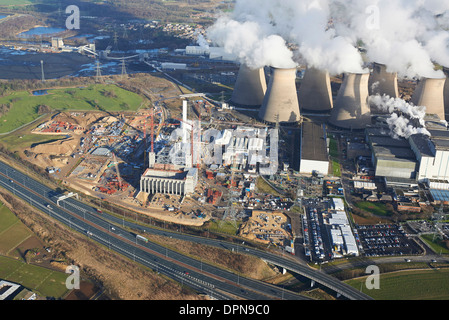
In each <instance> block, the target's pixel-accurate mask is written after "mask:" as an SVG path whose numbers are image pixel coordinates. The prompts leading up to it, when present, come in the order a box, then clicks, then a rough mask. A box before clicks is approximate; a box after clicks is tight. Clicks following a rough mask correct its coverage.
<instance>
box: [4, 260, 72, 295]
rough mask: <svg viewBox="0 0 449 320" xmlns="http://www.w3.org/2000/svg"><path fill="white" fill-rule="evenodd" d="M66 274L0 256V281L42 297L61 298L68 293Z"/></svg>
mask: <svg viewBox="0 0 449 320" xmlns="http://www.w3.org/2000/svg"><path fill="white" fill-rule="evenodd" d="M67 276H68V275H67V274H66V273H64V272H58V271H54V270H49V269H46V268H42V267H38V266H35V265H31V264H26V263H24V262H22V261H19V260H15V259H11V258H7V257H2V256H0V279H4V280H7V281H11V282H14V283H19V284H21V285H22V286H24V287H25V288H27V289H29V290H31V291H33V292H36V293H37V294H38V295H40V296H43V297H54V298H61V297H62V296H63V295H64V294H66V293H67V292H68V289H67V287H66V285H65V281H66V279H67Z"/></svg>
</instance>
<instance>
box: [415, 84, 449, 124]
mask: <svg viewBox="0 0 449 320" xmlns="http://www.w3.org/2000/svg"><path fill="white" fill-rule="evenodd" d="M445 83H446V78H445V77H444V78H422V79H421V80H420V81H419V84H418V86H417V87H416V90H415V92H414V93H413V96H412V100H411V103H413V104H414V105H415V106H423V107H426V113H428V114H436V115H437V116H438V117H439V118H440V119H441V120H444V119H445V112H444V85H445Z"/></svg>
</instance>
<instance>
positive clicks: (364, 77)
mask: <svg viewBox="0 0 449 320" xmlns="http://www.w3.org/2000/svg"><path fill="white" fill-rule="evenodd" d="M369 76H370V75H369V73H363V74H356V73H348V74H346V75H345V78H344V80H343V84H342V85H341V88H340V90H339V92H338V95H337V98H336V100H335V103H334V108H333V109H332V111H331V115H330V118H329V122H330V123H331V124H333V125H334V126H337V127H340V128H344V129H356V130H357V129H363V128H365V127H366V126H367V125H368V124H370V123H371V112H370V108H369V105H368V97H369V93H368V80H369Z"/></svg>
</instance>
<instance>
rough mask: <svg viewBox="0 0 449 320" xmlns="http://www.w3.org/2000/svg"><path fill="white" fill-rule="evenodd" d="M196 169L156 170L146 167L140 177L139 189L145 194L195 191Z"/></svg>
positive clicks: (178, 193) (189, 192) (181, 194)
mask: <svg viewBox="0 0 449 320" xmlns="http://www.w3.org/2000/svg"><path fill="white" fill-rule="evenodd" d="M197 183H198V169H197V168H189V169H186V170H158V169H151V168H149V169H147V170H146V171H145V173H144V174H143V175H142V176H141V178H140V191H141V192H145V193H147V194H156V193H162V194H173V195H180V196H184V195H187V194H191V193H193V192H194V191H195V187H196V185H197Z"/></svg>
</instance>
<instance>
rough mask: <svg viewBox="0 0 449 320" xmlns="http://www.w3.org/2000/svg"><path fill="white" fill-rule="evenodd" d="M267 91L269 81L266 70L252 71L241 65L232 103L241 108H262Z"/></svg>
mask: <svg viewBox="0 0 449 320" xmlns="http://www.w3.org/2000/svg"><path fill="white" fill-rule="evenodd" d="M266 91H267V80H266V78H265V71H264V69H263V68H259V69H251V68H249V67H248V66H247V65H245V64H241V65H240V70H239V73H238V75H237V80H236V82H235V86H234V91H233V92H232V97H231V102H232V103H234V104H237V105H240V106H247V107H260V106H261V105H262V102H263V99H264V97H265V93H266Z"/></svg>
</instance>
